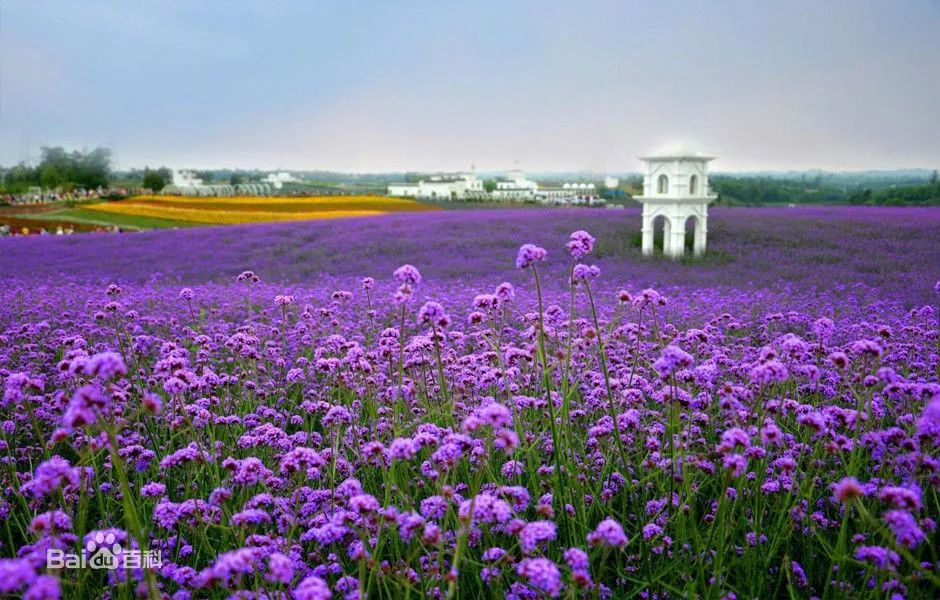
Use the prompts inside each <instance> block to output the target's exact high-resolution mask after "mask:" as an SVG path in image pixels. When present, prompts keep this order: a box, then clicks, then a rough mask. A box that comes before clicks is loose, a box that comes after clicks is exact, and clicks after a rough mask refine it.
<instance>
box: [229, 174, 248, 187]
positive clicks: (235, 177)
mask: <svg viewBox="0 0 940 600" xmlns="http://www.w3.org/2000/svg"><path fill="white" fill-rule="evenodd" d="M228 182H229V183H230V184H231V185H241V184H243V183H245V176H244V175H242V174H241V173H232V176H231V177H230V178H229V181H228Z"/></svg>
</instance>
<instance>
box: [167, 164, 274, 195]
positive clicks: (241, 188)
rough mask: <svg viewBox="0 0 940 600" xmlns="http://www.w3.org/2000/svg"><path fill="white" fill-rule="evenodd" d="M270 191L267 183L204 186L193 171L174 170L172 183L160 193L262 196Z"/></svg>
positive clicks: (270, 187) (270, 188)
mask: <svg viewBox="0 0 940 600" xmlns="http://www.w3.org/2000/svg"><path fill="white" fill-rule="evenodd" d="M272 189H273V188H272V186H271V185H270V184H268V183H242V184H238V185H228V184H206V183H203V181H202V179H200V178H199V177H197V176H196V174H195V173H194V172H193V171H176V170H174V171H173V183H171V184H170V185H168V186H166V187H165V188H163V189H162V190H161V191H160V193H162V194H168V195H171V196H264V195H266V194H270V193H271V191H272Z"/></svg>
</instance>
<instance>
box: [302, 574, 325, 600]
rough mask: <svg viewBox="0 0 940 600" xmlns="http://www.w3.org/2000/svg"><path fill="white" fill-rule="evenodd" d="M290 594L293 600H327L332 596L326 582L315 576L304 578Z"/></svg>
mask: <svg viewBox="0 0 940 600" xmlns="http://www.w3.org/2000/svg"><path fill="white" fill-rule="evenodd" d="M292 594H293V596H294V600H329V599H330V598H331V597H332V596H333V594H332V593H331V592H330V588H329V586H328V585H326V582H325V581H323V580H322V579H320V578H319V577H317V576H316V575H310V576H309V577H305V578H304V580H303V581H301V582H300V584H299V585H298V586H297V587H295V588H294V591H293V592H292Z"/></svg>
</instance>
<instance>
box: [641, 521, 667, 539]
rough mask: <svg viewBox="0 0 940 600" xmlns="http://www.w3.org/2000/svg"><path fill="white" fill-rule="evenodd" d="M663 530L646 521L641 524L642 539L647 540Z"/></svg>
mask: <svg viewBox="0 0 940 600" xmlns="http://www.w3.org/2000/svg"><path fill="white" fill-rule="evenodd" d="M662 532H663V528H662V527H660V526H659V525H657V524H656V523H647V524H646V525H644V526H643V539H644V540H649V539H652V538H654V537H656V536H657V535H659V534H660V533H662Z"/></svg>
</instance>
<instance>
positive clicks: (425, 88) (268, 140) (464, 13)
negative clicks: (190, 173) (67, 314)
mask: <svg viewBox="0 0 940 600" xmlns="http://www.w3.org/2000/svg"><path fill="white" fill-rule="evenodd" d="M938 31H940V0H904V1H903V2H885V1H883V0H879V1H874V2H864V1H861V0H858V1H840V2H819V1H818V0H814V1H809V2H789V1H782V0H781V1H774V2H752V1H742V2H726V1H724V0H708V1H707V2H691V1H690V2H673V1H669V0H653V1H649V2H646V1H627V0H619V1H610V2H606V1H591V0H579V1H577V2H571V1H562V2H555V1H552V0H543V1H538V2H524V1H513V0H503V1H497V2H489V1H466V0H465V1H463V2H451V1H448V0H435V1H430V2H409V1H405V0H397V1H395V2H388V1H381V0H380V1H351V0H338V1H335V2H334V1H332V0H321V1H317V2H304V1H286V0H284V1H279V0H269V1H261V0H258V1H257V2H242V1H238V0H228V1H225V2H222V1H207V2H188V1H174V0H169V1H167V0H163V1H159V2H157V1H152V2H151V1H148V0H140V1H137V0H135V1H134V2H127V1H126V0H116V1H108V2H105V1H98V0H84V1H82V2H74V0H61V1H60V0H4V1H3V2H2V3H0V164H3V165H10V164H12V163H15V162H19V161H21V160H36V159H37V158H38V156H39V148H40V147H41V146H43V145H62V146H66V147H94V146H98V145H105V146H109V147H111V148H112V149H113V151H114V155H115V159H116V166H117V167H118V168H132V167H142V166H144V165H149V166H153V167H156V166H161V165H166V166H170V167H197V168H225V167H238V168H263V169H276V168H283V169H331V170H341V171H351V172H376V171H438V170H442V171H444V170H458V169H466V168H467V167H468V166H469V165H471V164H475V165H476V167H477V168H478V169H480V170H484V171H486V170H499V169H506V168H512V167H516V166H518V167H521V168H523V169H527V170H532V171H547V170H590V171H596V172H605V171H609V172H622V171H632V170H638V169H639V168H640V163H639V162H638V160H637V157H638V156H642V155H645V154H647V153H649V152H651V151H655V149H657V148H662V147H664V146H668V145H671V144H676V143H683V144H685V145H692V146H694V147H696V148H700V149H701V150H702V151H703V152H707V153H708V154H712V155H715V156H718V160H717V161H715V162H714V163H713V164H712V166H713V168H714V169H716V170H725V171H736V170H764V169H773V170H787V169H808V168H823V169H832V170H854V169H870V168H885V169H892V168H908V167H924V168H937V167H940V34H938V33H937V32H938Z"/></svg>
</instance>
